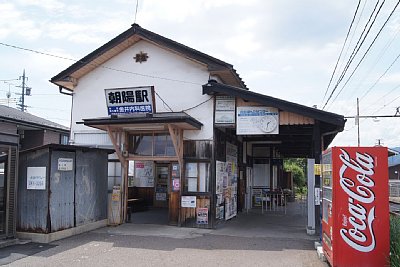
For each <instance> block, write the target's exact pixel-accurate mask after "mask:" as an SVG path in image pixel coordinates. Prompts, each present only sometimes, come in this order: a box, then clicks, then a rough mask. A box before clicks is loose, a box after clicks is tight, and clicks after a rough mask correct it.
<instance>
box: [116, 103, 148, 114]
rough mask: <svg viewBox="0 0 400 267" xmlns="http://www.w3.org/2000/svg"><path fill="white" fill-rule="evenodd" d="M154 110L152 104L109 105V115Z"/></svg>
mask: <svg viewBox="0 0 400 267" xmlns="http://www.w3.org/2000/svg"><path fill="white" fill-rule="evenodd" d="M144 112H146V113H147V112H149V113H151V112H153V110H152V108H151V105H135V106H116V107H108V115H118V114H131V113H144Z"/></svg>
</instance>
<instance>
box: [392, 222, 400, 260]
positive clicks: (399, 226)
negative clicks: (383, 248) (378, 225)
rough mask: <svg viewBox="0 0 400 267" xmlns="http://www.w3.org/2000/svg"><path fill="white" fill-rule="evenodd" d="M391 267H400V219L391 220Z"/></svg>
mask: <svg viewBox="0 0 400 267" xmlns="http://www.w3.org/2000/svg"><path fill="white" fill-rule="evenodd" d="M390 266H391V267H400V217H399V216H391V218H390Z"/></svg>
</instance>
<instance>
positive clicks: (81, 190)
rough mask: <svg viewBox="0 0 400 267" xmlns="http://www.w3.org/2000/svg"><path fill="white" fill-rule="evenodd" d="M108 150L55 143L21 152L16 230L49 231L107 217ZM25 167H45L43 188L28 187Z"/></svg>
mask: <svg viewBox="0 0 400 267" xmlns="http://www.w3.org/2000/svg"><path fill="white" fill-rule="evenodd" d="M108 153H110V151H109V150H104V149H95V148H87V147H78V146H64V145H54V144H52V145H46V146H43V147H39V148H35V149H31V150H26V151H23V152H21V154H20V165H19V170H20V172H19V179H18V182H19V188H18V209H17V210H18V212H17V214H18V219H17V230H18V231H22V232H35V233H50V232H56V231H60V230H64V229H68V228H72V227H76V226H80V225H84V224H87V223H90V222H95V221H99V220H103V219H106V218H107V157H108ZM63 162H64V163H65V162H67V164H66V165H63V164H62V163H63ZM28 167H42V170H43V167H45V168H46V183H45V188H44V189H28V186H27V183H28V180H27V169H28Z"/></svg>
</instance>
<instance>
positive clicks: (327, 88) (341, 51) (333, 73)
mask: <svg viewBox="0 0 400 267" xmlns="http://www.w3.org/2000/svg"><path fill="white" fill-rule="evenodd" d="M360 3H361V0H358V4H357V8H356V11H355V12H354V16H353V19H352V20H351V23H350V27H349V30H348V31H347V34H346V38H345V39H344V43H343V46H342V49H341V50H340V53H339V57H338V59H337V61H336V64H335V67H334V69H333V72H332V75H331V78H330V79H329V83H328V86H327V87H326V90H325V94H324V98H323V99H322V103H323V102H324V100H325V97H326V94H327V93H328V90H329V87H330V86H331V83H332V80H333V77H334V75H335V72H336V68H337V66H338V64H339V61H340V58H341V57H342V53H343V50H344V48H345V46H346V43H347V39H348V37H349V35H350V32H351V28H352V26H353V23H354V20H355V18H356V16H357V12H358V8H359V7H360Z"/></svg>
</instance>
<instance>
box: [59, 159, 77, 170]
mask: <svg viewBox="0 0 400 267" xmlns="http://www.w3.org/2000/svg"><path fill="white" fill-rule="evenodd" d="M73 166H74V159H70V158H59V159H58V170H59V171H72V169H73Z"/></svg>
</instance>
